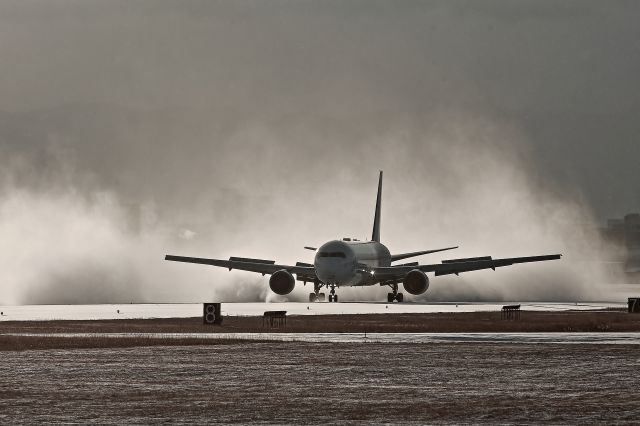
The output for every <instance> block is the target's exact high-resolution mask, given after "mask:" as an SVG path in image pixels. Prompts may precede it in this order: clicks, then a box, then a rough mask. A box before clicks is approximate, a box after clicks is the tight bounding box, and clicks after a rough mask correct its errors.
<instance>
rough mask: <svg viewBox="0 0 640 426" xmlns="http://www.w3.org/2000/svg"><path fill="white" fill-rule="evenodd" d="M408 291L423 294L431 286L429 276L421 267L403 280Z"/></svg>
mask: <svg viewBox="0 0 640 426" xmlns="http://www.w3.org/2000/svg"><path fill="white" fill-rule="evenodd" d="M402 285H404V289H405V290H406V291H407V293H411V294H416V295H417V294H422V293H424V292H425V291H427V289H428V288H429V277H427V274H425V273H424V272H422V271H421V270H420V269H414V270H413V271H411V272H409V273H408V274H407V275H406V276H405V277H404V281H403V282H402Z"/></svg>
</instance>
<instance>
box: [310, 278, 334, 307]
mask: <svg viewBox="0 0 640 426" xmlns="http://www.w3.org/2000/svg"><path fill="white" fill-rule="evenodd" d="M325 285H326V284H323V283H321V282H315V283H313V293H309V303H313V302H324V300H325V294H324V293H320V289H321V288H322V287H324V286H325ZM337 301H338V295H337V294H336V286H335V285H331V293H330V294H329V302H337Z"/></svg>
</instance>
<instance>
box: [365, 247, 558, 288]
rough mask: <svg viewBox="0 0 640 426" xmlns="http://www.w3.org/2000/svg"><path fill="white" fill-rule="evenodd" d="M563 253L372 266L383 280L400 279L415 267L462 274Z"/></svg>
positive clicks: (538, 260) (424, 270) (429, 270)
mask: <svg viewBox="0 0 640 426" xmlns="http://www.w3.org/2000/svg"><path fill="white" fill-rule="evenodd" d="M561 257H562V255H561V254H551V255H545V256H529V257H511V258H506V259H493V258H491V256H485V257H473V258H467V259H451V260H443V261H442V263H436V264H433V265H419V264H417V263H416V264H408V265H399V266H387V267H377V268H372V272H373V274H374V275H375V277H376V278H377V279H379V280H381V281H387V280H388V281H392V280H400V279H402V278H403V277H404V276H405V275H406V274H408V273H409V272H410V271H412V270H414V269H419V270H421V271H422V272H434V273H435V275H436V276H439V275H449V274H456V275H458V274H460V273H462V272H469V271H478V270H481V269H494V270H495V268H499V267H502V266H509V265H514V264H517V263H530V262H543V261H547V260H557V259H560V258H561Z"/></svg>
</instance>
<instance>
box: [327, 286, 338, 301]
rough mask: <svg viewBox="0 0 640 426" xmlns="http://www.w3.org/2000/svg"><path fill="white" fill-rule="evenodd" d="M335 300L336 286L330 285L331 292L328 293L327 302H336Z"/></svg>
mask: <svg viewBox="0 0 640 426" xmlns="http://www.w3.org/2000/svg"><path fill="white" fill-rule="evenodd" d="M337 301H338V295H337V294H336V286H335V285H332V286H331V293H329V302H337Z"/></svg>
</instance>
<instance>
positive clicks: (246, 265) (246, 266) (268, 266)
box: [164, 254, 316, 281]
mask: <svg viewBox="0 0 640 426" xmlns="http://www.w3.org/2000/svg"><path fill="white" fill-rule="evenodd" d="M164 259H165V260H170V261H173V262H185V263H197V264H200V265H211V266H218V267H221V268H228V269H229V270H232V269H238V270H240V271H249V272H257V273H259V274H262V275H266V274H269V275H271V274H273V273H275V272H277V271H281V270H283V269H284V270H287V271H289V272H290V273H292V274H298V275H300V276H304V277H315V275H316V273H315V269H314V267H313V265H308V264H303V263H298V264H297V265H295V266H291V265H276V262H275V261H274V260H262V259H249V258H245V257H230V258H229V260H221V259H206V258H202V257H183V256H173V255H170V254H169V255H167V256H165V258H164ZM309 281H312V279H311V280H309Z"/></svg>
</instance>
